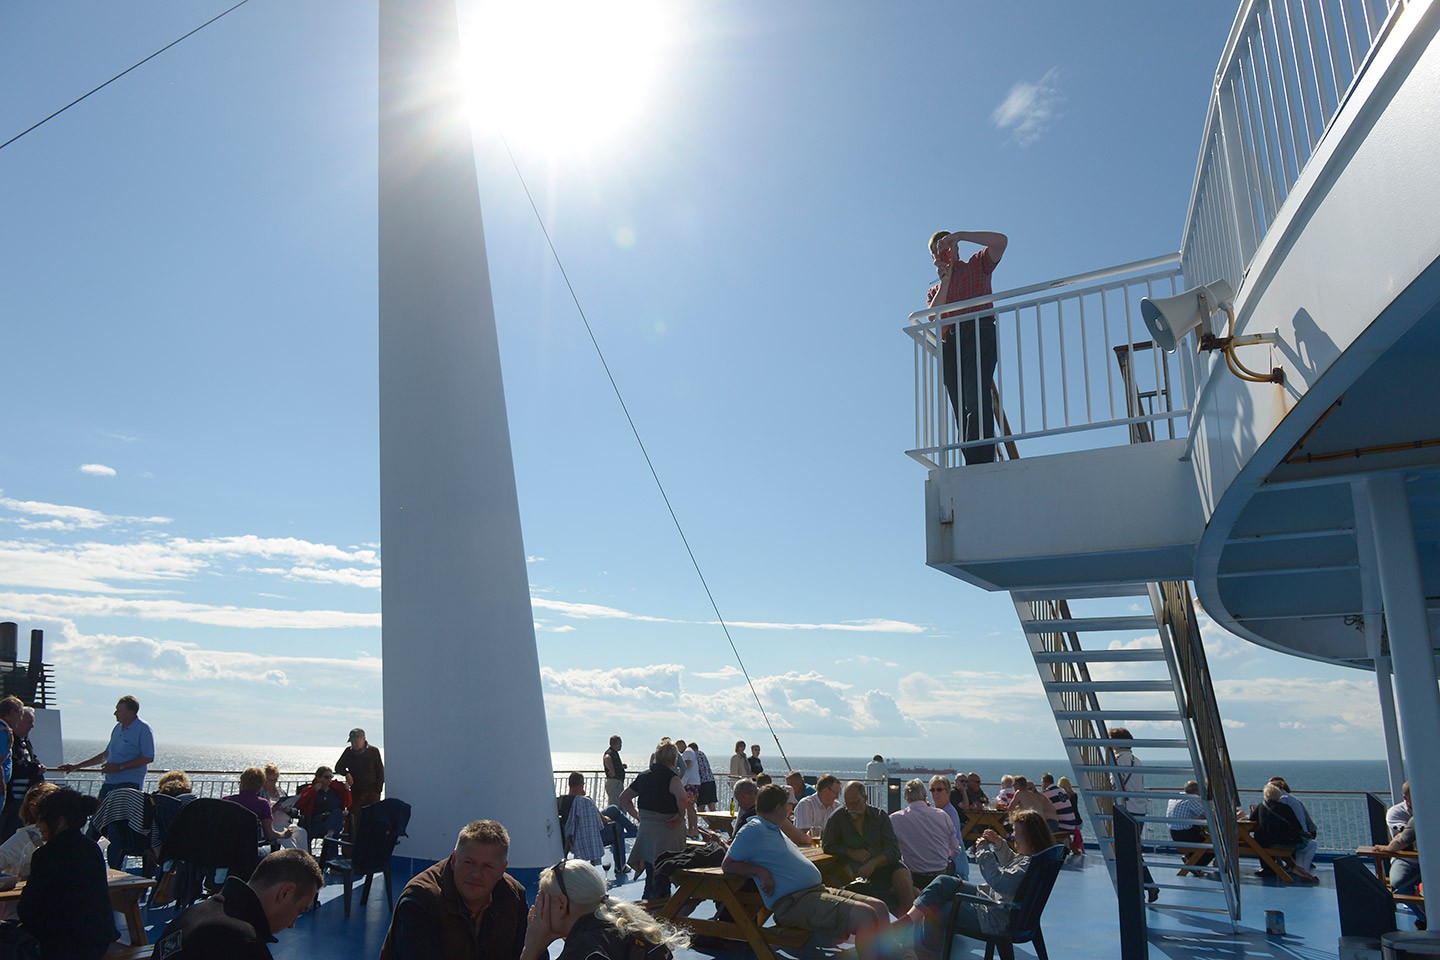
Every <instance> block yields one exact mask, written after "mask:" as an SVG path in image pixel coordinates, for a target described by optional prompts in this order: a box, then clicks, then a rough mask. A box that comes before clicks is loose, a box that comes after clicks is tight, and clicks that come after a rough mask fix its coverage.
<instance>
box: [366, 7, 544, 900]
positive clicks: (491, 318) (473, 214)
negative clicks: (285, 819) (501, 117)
mask: <svg viewBox="0 0 1440 960" xmlns="http://www.w3.org/2000/svg"><path fill="white" fill-rule="evenodd" d="M458 51H459V28H458V23H457V17H456V10H455V5H454V3H453V2H452V0H381V3H380V76H379V82H380V206H379V220H380V528H381V537H382V540H383V548H384V558H385V559H384V564H385V572H384V578H385V580H384V593H383V597H384V599H383V605H384V618H385V624H384V633H383V651H384V706H385V740H384V747H385V763H386V772H387V777H386V793H387V794H388V795H390V796H395V797H399V798H400V799H402V800H406V801H408V802H409V803H411V804H412V806H413V808H414V809H413V814H412V819H411V821H410V829H409V834H410V835H409V838H408V839H407V840H405V841H404V842H403V844H402V846H401V847H400V849H399V850H398V851H397V852H398V853H399V854H402V855H404V856H409V857H414V858H418V859H430V860H438V859H441V858H443V857H445V856H446V855H448V854H449V852H450V850H451V849H452V848H453V847H454V843H455V836H456V834H457V832H458V831H459V830H460V828H461V827H462V826H463V825H464V824H465V823H467V822H469V821H471V820H475V819H480V818H487V819H493V820H498V821H500V822H501V823H503V824H504V825H505V826H506V827H507V828H508V829H509V831H510V835H511V847H510V863H511V865H512V872H517V871H518V872H519V873H521V874H522V875H523V874H529V876H522V877H521V879H522V880H526V881H528V880H533V878H534V876H535V875H536V874H537V872H538V870H539V869H540V868H543V867H545V866H548V865H549V864H551V863H553V862H554V861H555V860H556V859H558V858H559V856H560V838H559V832H558V825H557V823H556V817H555V798H554V789H553V782H552V777H551V768H550V745H549V736H548V733H547V731H546V727H545V711H544V704H543V702H542V698H541V691H540V669H539V659H538V656H537V654H536V650H535V627H534V620H533V619H532V614H531V609H530V586H529V581H528V578H527V574H526V570H525V549H524V544H523V542H522V540H521V533H520V513H519V504H518V501H517V499H516V494H515V475H514V468H513V465H512V462H511V454H510V433H509V426H508V423H507V421H506V416H505V394H504V387H503V384H502V383H501V378H500V355H499V347H498V344H497V341H496V335H495V312H494V306H493V304H492V303H491V299H490V275H489V268H488V266H487V264H486V260H485V237H484V229H483V226H482V223H481V217H480V200H479V192H478V187H477V183H476V177H475V156H474V148H473V145H472V142H471V137H470V129H469V123H468V121H467V119H466V111H465V109H464V106H465V105H464V100H463V93H462V91H461V90H460V89H459V88H458V86H457V85H456V83H455V65H456V63H457V60H458Z"/></svg>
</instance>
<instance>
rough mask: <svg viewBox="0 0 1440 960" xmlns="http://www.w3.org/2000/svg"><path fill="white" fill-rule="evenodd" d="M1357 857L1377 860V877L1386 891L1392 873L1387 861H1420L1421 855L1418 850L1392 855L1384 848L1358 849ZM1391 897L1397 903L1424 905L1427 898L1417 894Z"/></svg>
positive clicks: (1388, 888) (1402, 894)
mask: <svg viewBox="0 0 1440 960" xmlns="http://www.w3.org/2000/svg"><path fill="white" fill-rule="evenodd" d="M1355 855H1356V856H1358V857H1373V858H1374V860H1375V876H1376V877H1378V878H1379V879H1380V882H1381V883H1383V884H1385V889H1386V890H1390V871H1389V870H1386V869H1385V861H1386V860H1419V859H1420V853H1419V852H1418V851H1416V850H1397V851H1395V852H1394V853H1391V852H1390V851H1389V850H1386V849H1385V848H1384V847H1357V848H1356V849H1355ZM1390 895H1391V896H1392V897H1394V898H1395V902H1396V903H1424V902H1425V898H1424V897H1422V896H1420V895H1419V894H1415V893H1395V892H1394V891H1393V890H1392V891H1391V893H1390Z"/></svg>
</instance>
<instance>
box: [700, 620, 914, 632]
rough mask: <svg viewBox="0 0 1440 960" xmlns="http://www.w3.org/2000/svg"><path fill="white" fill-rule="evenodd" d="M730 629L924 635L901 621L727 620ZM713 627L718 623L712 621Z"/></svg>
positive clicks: (911, 625)
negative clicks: (780, 621) (812, 621)
mask: <svg viewBox="0 0 1440 960" xmlns="http://www.w3.org/2000/svg"><path fill="white" fill-rule="evenodd" d="M726 623H727V624H728V625H730V626H732V627H743V628H745V629H749V630H834V631H838V632H841V633H924V632H925V628H924V627H922V626H919V625H917V624H913V623H906V622H904V621H903V620H845V621H842V622H840V623H770V622H765V621H754V620H727V621H726ZM712 625H713V626H719V623H717V622H714V621H712Z"/></svg>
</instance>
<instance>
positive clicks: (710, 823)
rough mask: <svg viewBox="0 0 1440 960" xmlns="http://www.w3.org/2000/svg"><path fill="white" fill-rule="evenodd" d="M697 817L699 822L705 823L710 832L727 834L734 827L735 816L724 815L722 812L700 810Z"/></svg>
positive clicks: (730, 814)
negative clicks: (720, 831) (719, 831)
mask: <svg viewBox="0 0 1440 960" xmlns="http://www.w3.org/2000/svg"><path fill="white" fill-rule="evenodd" d="M698 816H699V817H700V819H701V820H703V821H705V826H707V827H709V828H710V829H711V830H723V831H725V833H727V834H729V833H730V831H731V829H732V828H733V827H734V826H735V814H733V813H726V812H725V811H723V810H709V811H705V810H702V811H700V813H699V814H698Z"/></svg>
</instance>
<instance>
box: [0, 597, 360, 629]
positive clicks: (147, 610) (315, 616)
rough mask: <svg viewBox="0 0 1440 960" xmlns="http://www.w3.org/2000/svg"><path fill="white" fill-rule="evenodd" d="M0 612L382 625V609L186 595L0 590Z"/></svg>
mask: <svg viewBox="0 0 1440 960" xmlns="http://www.w3.org/2000/svg"><path fill="white" fill-rule="evenodd" d="M0 611H3V612H5V614H6V615H7V616H9V617H10V618H12V619H16V620H23V619H26V618H29V617H129V618H132V619H136V620H160V621H176V620H178V621H184V622H187V623H203V624H208V625H210V626H217V627H245V628H249V629H290V630H322V629H336V628H341V627H379V626H380V614H379V613H354V612H350V611H346V610H274V609H267V608H265V607H237V606H228V605H227V606H215V605H212V604H207V603H189V602H186V601H183V600H142V599H135V598H133V597H109V596H101V597H93V596H92V597H81V596H69V595H64V594H52V593H0Z"/></svg>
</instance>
